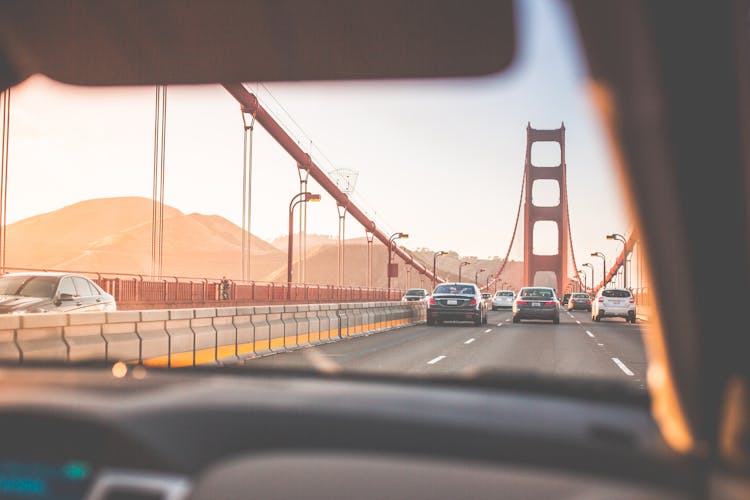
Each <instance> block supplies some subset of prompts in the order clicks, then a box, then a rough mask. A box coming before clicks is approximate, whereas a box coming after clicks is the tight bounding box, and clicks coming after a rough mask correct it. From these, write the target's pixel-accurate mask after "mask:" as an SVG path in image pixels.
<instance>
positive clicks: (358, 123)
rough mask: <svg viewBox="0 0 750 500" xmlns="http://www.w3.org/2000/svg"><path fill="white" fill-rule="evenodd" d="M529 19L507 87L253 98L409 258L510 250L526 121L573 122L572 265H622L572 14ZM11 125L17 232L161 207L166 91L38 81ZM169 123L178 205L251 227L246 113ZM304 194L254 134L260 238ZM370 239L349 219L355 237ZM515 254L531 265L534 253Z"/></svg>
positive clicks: (616, 202)
mask: <svg viewBox="0 0 750 500" xmlns="http://www.w3.org/2000/svg"><path fill="white" fill-rule="evenodd" d="M518 7H519V8H518V14H517V16H518V25H519V51H518V54H517V59H516V62H515V63H514V65H513V66H512V67H511V69H509V70H508V71H506V72H504V73H503V74H501V75H495V76H490V77H485V78H478V79H468V80H466V79H458V80H439V81H419V80H413V81H390V82H346V83H294V84H277V83H273V84H266V87H267V88H268V89H269V90H270V92H271V93H272V94H273V96H274V97H275V98H276V99H278V101H279V102H280V104H281V105H282V106H283V109H282V108H281V107H280V106H279V104H278V103H276V102H275V101H274V99H273V98H272V97H271V95H270V94H269V93H268V92H267V91H266V89H265V88H264V87H263V86H258V85H257V84H255V83H248V84H247V87H248V88H249V89H250V90H253V91H256V90H257V91H258V94H259V97H260V99H261V101H262V102H263V104H264V105H266V106H267V107H268V108H269V109H270V110H271V111H272V112H273V113H274V115H276V116H277V117H278V118H279V119H280V121H281V122H282V123H283V124H284V126H285V127H286V128H287V129H288V130H290V131H291V132H292V133H293V135H294V136H295V137H296V138H297V139H298V140H299V143H300V145H301V146H302V147H303V149H305V150H310V147H311V141H312V143H313V144H314V146H315V149H313V150H312V155H313V158H314V159H316V160H318V162H319V165H320V166H321V167H322V168H323V169H324V170H332V169H334V168H349V169H354V170H357V171H358V172H359V179H358V183H357V187H356V190H357V194H356V195H355V196H354V199H355V200H357V201H359V202H361V203H363V205H364V206H363V208H365V209H366V210H367V211H368V213H369V214H370V216H371V217H373V218H374V219H375V220H376V222H377V223H378V224H379V225H380V226H381V227H383V228H384V229H385V230H387V231H391V232H393V231H404V232H408V233H410V234H411V238H410V240H409V241H408V242H405V244H406V246H407V247H412V248H415V247H422V246H425V247H430V248H433V249H452V250H456V251H458V252H459V253H461V254H464V255H476V256H479V257H487V256H490V255H502V254H504V252H505V250H506V247H507V243H508V240H509V238H510V235H511V233H512V230H513V222H514V216H515V207H516V204H517V202H518V195H519V188H520V185H521V176H522V172H523V162H524V154H525V133H526V132H525V129H526V124H527V122H531V124H532V126H534V127H535V128H557V127H559V126H560V123H561V122H562V121H564V122H565V126H566V138H567V143H566V149H567V158H566V160H567V167H568V193H569V199H570V214H571V221H572V228H573V238H574V243H575V251H576V253H577V254H578V255H579V256H584V255H585V256H587V255H588V254H589V253H590V252H591V251H594V250H603V251H604V252H605V253H606V254H607V255H608V256H614V255H615V254H616V253H617V252H619V249H620V245H619V244H617V243H613V242H608V241H605V239H604V235H605V234H607V233H608V232H612V231H617V232H622V233H626V232H627V231H628V230H629V228H630V222H629V220H628V217H627V213H626V210H625V209H624V205H623V203H624V202H623V197H622V196H621V192H620V188H619V186H618V184H617V181H616V176H615V175H614V171H613V167H612V161H611V156H610V154H609V152H608V151H607V149H606V145H605V142H604V134H603V132H602V130H601V126H600V124H599V122H598V119H597V116H596V115H595V113H594V110H593V108H592V106H591V105H590V103H589V100H588V95H587V78H586V68H585V62H584V61H583V60H582V55H581V52H580V47H579V44H578V39H577V34H576V32H575V29H574V27H573V26H572V24H571V23H572V21H571V17H570V13H569V12H568V10H567V7H566V6H565V4H563V3H560V2H556V1H542V0H535V1H530V2H519V5H518ZM284 110H286V111H287V112H288V113H289V114H290V115H291V117H292V118H293V120H292V118H290V117H289V116H287V115H286V114H285V111H284ZM11 119H12V125H11V151H10V174H9V178H10V181H9V184H10V187H9V201H8V221H9V222H13V221H17V220H20V219H22V218H25V217H28V216H31V215H35V214H38V213H42V212H47V211H51V210H55V209H58V208H60V207H63V206H65V205H69V204H72V203H75V202H76V201H80V200H84V199H89V198H99V197H111V196H144V197H150V196H151V180H152V175H153V133H154V130H153V120H154V89H153V88H124V87H123V88H114V89H113V88H106V89H89V88H80V87H72V86H66V85H61V84H58V83H55V82H52V81H50V80H47V79H45V78H43V77H35V78H32V79H30V80H28V81H27V82H24V83H23V84H22V85H20V86H19V87H17V88H16V89H14V90H13V101H12V117H11ZM167 120H168V123H167V152H166V186H165V187H166V189H165V193H166V194H165V202H166V203H167V204H169V205H172V206H174V207H176V208H178V209H180V210H182V211H183V212H186V213H190V212H201V213H206V214H219V215H222V216H224V217H226V218H228V219H230V220H232V221H233V222H235V223H237V224H238V225H239V223H240V220H241V216H242V214H241V211H242V208H241V207H242V198H241V193H242V191H241V179H242V145H243V132H242V120H241V115H240V111H239V106H238V104H237V103H236V102H235V101H234V100H233V99H232V98H231V96H229V94H227V93H226V92H225V91H224V90H223V89H222V88H221V87H219V86H218V85H211V86H199V87H169V96H168V113H167ZM293 121H294V122H296V124H299V126H301V128H302V129H303V130H304V132H301V131H300V129H299V128H298V126H297V125H296V124H295V123H293ZM304 133H306V134H307V136H305V135H304ZM321 151H322V152H323V154H324V155H325V157H326V158H327V159H324V158H323V157H322V155H321ZM328 160H330V163H329V161H328ZM542 160H543V158H542ZM297 189H298V182H297V173H296V168H295V163H294V161H293V160H292V159H291V158H290V157H289V156H287V155H286V153H285V152H284V151H283V150H282V149H281V148H280V147H279V146H278V145H277V144H276V143H275V142H274V141H273V139H271V138H270V137H269V136H268V135H267V134H266V132H265V131H264V130H262V128H261V127H257V128H256V134H255V155H254V191H253V220H252V230H253V233H254V234H256V235H258V236H260V237H262V238H266V239H271V238H274V237H276V236H279V235H281V234H283V233H284V232H285V231H286V224H287V206H288V203H289V199H290V198H291V196H293V195H294V193H295V192H296V190H297ZM323 195H324V196H323V202H321V203H319V204H315V205H311V206H310V208H309V224H308V232H310V233H323V234H332V235H335V234H336V232H337V215H336V208H335V205H334V203H333V202H332V201H331V199H330V197H329V196H326V194H325V193H323ZM81 222H82V223H85V221H81ZM363 235H364V231H363V230H362V228H361V227H360V226H359V225H358V224H357V223H356V222H355V221H354V220H353V219H350V221H349V222H348V224H347V236H348V237H358V236H363ZM548 240H549V239H548ZM519 243H520V242H519ZM541 243H545V241H541ZM546 243H547V246H549V241H546ZM9 244H10V245H12V242H9ZM515 246H516V248H517V249H516V250H515V251H514V256H515V257H517V258H519V257H520V256H521V248H522V247H521V245H520V244H519V245H515ZM582 260H586V259H584V258H581V257H579V265H580V261H582Z"/></svg>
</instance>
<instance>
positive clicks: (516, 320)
mask: <svg viewBox="0 0 750 500" xmlns="http://www.w3.org/2000/svg"><path fill="white" fill-rule="evenodd" d="M520 322H521V318H519V317H517V316H513V323H520Z"/></svg>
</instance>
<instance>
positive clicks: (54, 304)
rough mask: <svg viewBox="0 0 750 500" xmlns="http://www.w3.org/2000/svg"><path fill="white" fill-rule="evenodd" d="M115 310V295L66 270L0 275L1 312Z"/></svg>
mask: <svg viewBox="0 0 750 500" xmlns="http://www.w3.org/2000/svg"><path fill="white" fill-rule="evenodd" d="M115 310H117V305H116V304H115V299H114V297H112V296H111V295H110V294H108V293H106V292H105V291H104V290H102V289H101V288H99V286H98V285H97V284H96V283H94V282H93V281H91V280H90V279H88V278H86V277H84V276H79V275H77V274H66V273H11V274H5V275H3V276H0V314H25V313H44V312H72V311H75V312H83V311H115Z"/></svg>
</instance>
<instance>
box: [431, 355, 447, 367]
mask: <svg viewBox="0 0 750 500" xmlns="http://www.w3.org/2000/svg"><path fill="white" fill-rule="evenodd" d="M443 359H445V356H438V357H437V358H434V359H431V360H429V361H428V362H427V364H428V365H434V364H435V363H437V362H439V361H440V360H443Z"/></svg>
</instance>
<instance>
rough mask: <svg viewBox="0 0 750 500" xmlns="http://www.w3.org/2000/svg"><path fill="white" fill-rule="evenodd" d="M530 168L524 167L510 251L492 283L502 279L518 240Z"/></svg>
mask: <svg viewBox="0 0 750 500" xmlns="http://www.w3.org/2000/svg"><path fill="white" fill-rule="evenodd" d="M527 168H529V167H528V165H524V167H523V176H522V177H521V194H520V196H519V197H518V207H517V208H516V222H515V225H514V226H513V234H512V235H511V237H510V243H509V244H508V251H507V252H505V257H504V258H503V262H502V264H500V268H499V269H498V270H497V272H496V273H495V274H494V275H493V276H492V282H491V283H490V284H492V283H494V282H495V281H497V280H498V279H499V278H500V275H501V274H502V273H503V271H504V270H505V265H506V264H507V263H508V258H509V257H510V252H511V250H512V249H513V241H514V240H515V239H516V232H518V221H519V220H520V219H521V207H522V206H523V195H524V187H526V169H527Z"/></svg>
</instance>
